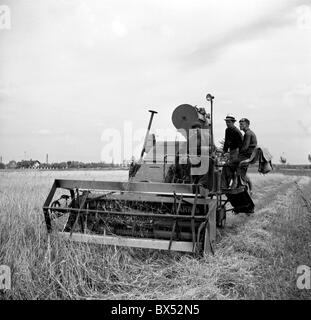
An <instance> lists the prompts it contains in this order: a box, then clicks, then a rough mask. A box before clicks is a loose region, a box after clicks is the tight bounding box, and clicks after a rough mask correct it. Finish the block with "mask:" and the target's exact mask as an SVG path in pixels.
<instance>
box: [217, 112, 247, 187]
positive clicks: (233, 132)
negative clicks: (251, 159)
mask: <svg viewBox="0 0 311 320" xmlns="http://www.w3.org/2000/svg"><path fill="white" fill-rule="evenodd" d="M224 120H225V121H226V125H227V129H226V131H225V142H224V147H223V151H224V152H225V155H227V157H228V158H229V161H228V163H227V164H226V165H225V166H224V167H223V170H222V174H221V187H222V188H229V186H230V181H231V180H232V179H233V178H234V175H235V172H236V170H237V167H238V165H239V150H240V148H241V146H242V141H243V136H242V133H241V132H240V130H239V129H238V128H237V127H236V126H235V125H234V123H235V122H236V119H235V118H234V117H233V116H232V115H227V117H226V119H224Z"/></svg>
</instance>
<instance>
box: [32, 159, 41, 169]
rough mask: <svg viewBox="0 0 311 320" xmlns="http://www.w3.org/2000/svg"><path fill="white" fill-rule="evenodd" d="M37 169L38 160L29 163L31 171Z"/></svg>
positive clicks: (38, 165)
mask: <svg viewBox="0 0 311 320" xmlns="http://www.w3.org/2000/svg"><path fill="white" fill-rule="evenodd" d="M39 167H40V161H38V160H35V161H31V166H30V168H31V169H39Z"/></svg>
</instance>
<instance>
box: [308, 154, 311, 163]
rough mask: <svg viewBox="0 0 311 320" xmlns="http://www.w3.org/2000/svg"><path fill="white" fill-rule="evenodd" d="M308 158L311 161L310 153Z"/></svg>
mask: <svg viewBox="0 0 311 320" xmlns="http://www.w3.org/2000/svg"><path fill="white" fill-rule="evenodd" d="M308 160H309V162H311V154H309V155H308Z"/></svg>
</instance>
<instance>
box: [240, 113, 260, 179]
mask: <svg viewBox="0 0 311 320" xmlns="http://www.w3.org/2000/svg"><path fill="white" fill-rule="evenodd" d="M239 124H240V129H241V130H242V131H244V132H245V133H244V137H243V143H242V147H241V149H240V152H239V163H240V164H239V166H238V170H237V174H238V176H239V177H240V180H241V181H240V183H242V184H243V185H246V181H247V177H246V172H247V169H248V162H247V161H245V160H248V159H249V158H250V157H251V155H252V153H253V151H254V149H255V148H256V147H257V137H256V135H255V133H254V132H253V131H252V130H251V129H250V128H249V125H250V121H249V120H248V119H246V118H242V119H241V120H240V121H239ZM241 162H242V163H241Z"/></svg>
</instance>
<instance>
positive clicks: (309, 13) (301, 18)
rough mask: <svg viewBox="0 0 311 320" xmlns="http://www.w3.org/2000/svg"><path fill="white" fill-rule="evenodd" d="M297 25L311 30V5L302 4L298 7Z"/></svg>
mask: <svg viewBox="0 0 311 320" xmlns="http://www.w3.org/2000/svg"><path fill="white" fill-rule="evenodd" d="M296 14H297V26H298V27H299V28H301V29H307V30H311V6H310V5H305V4H304V5H301V6H298V7H297V8H296Z"/></svg>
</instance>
